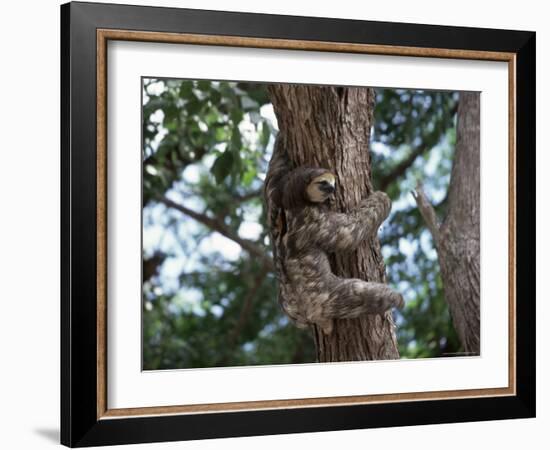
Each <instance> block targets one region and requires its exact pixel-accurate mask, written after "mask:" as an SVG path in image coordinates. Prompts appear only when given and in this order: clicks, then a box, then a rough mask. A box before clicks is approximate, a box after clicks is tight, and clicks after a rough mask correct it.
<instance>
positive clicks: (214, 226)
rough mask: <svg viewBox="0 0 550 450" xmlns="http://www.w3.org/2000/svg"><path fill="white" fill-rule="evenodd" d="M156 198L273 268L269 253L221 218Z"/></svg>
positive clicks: (165, 199) (270, 268)
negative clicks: (241, 235) (235, 230)
mask: <svg viewBox="0 0 550 450" xmlns="http://www.w3.org/2000/svg"><path fill="white" fill-rule="evenodd" d="M158 200H159V202H161V203H163V204H164V205H166V206H168V207H169V208H172V209H175V210H177V211H179V212H181V213H183V214H185V215H186V216H189V217H191V218H192V219H195V220H196V221H197V222H200V223H202V224H203V225H206V226H207V227H208V228H210V229H211V230H213V231H217V232H218V233H220V234H221V235H222V236H225V237H226V238H228V239H231V240H232V241H234V242H236V243H237V244H239V245H240V246H241V247H242V248H243V249H245V250H246V251H247V252H248V253H250V255H252V256H256V257H258V258H260V259H261V260H262V263H263V264H264V266H266V267H267V268H268V269H269V270H271V271H272V270H273V269H274V267H273V261H272V260H271V258H270V257H269V255H267V254H266V253H265V252H264V250H263V249H262V248H261V247H259V246H258V245H256V244H255V243H254V242H252V241H250V240H248V239H243V238H241V237H240V236H239V235H238V234H237V233H236V232H234V231H233V230H232V229H231V228H229V227H228V226H227V225H226V224H225V223H223V222H222V221H221V220H219V219H214V218H211V217H208V216H207V215H205V214H202V213H198V212H196V211H193V210H192V209H189V208H187V207H186V206H183V205H180V204H179V203H176V202H174V201H173V200H170V199H169V198H166V197H159V198H158Z"/></svg>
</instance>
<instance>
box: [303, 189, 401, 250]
mask: <svg viewBox="0 0 550 450" xmlns="http://www.w3.org/2000/svg"><path fill="white" fill-rule="evenodd" d="M390 210H391V201H390V199H389V197H388V196H387V195H386V194H385V193H384V192H374V193H373V194H372V195H370V196H369V197H368V198H367V199H365V200H363V201H362V202H361V203H360V205H359V207H358V208H357V209H356V210H355V211H352V212H350V213H348V214H345V213H337V212H328V213H326V214H325V215H323V216H322V220H319V221H317V222H316V224H315V225H314V227H313V228H315V230H311V231H312V234H311V236H313V237H314V238H315V240H316V242H317V245H318V246H319V247H320V248H322V249H323V250H324V251H326V252H329V253H333V252H345V251H352V250H355V249H357V247H358V246H359V245H360V244H361V242H363V241H364V240H366V239H367V238H368V237H370V236H372V235H374V234H375V233H376V232H377V231H378V228H380V225H381V224H382V222H383V221H384V220H385V219H386V218H387V217H388V215H389V213H390Z"/></svg>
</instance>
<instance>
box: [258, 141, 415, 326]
mask: <svg viewBox="0 0 550 450" xmlns="http://www.w3.org/2000/svg"><path fill="white" fill-rule="evenodd" d="M289 167H290V161H289V160H288V157H287V155H286V151H285V150H284V148H283V147H282V145H281V142H280V140H279V139H277V140H276V143H275V148H274V152H273V157H272V159H271V162H270V164H269V168H268V173H267V176H266V180H265V183H264V199H265V202H266V205H267V216H268V225H269V228H270V233H271V238H272V243H273V257H274V260H275V268H276V272H277V278H278V281H279V303H280V305H281V307H282V309H283V311H284V312H285V313H286V314H287V316H289V317H290V318H291V319H292V320H293V321H294V322H295V323H296V325H298V326H300V327H307V326H309V325H311V324H316V325H318V326H320V327H321V329H322V330H323V332H324V333H325V334H330V333H331V331H332V327H333V320H334V319H351V318H356V317H359V316H361V315H363V314H383V313H385V312H386V311H388V310H389V309H391V308H392V307H397V308H401V307H403V305H404V302H403V297H402V295H401V294H399V293H398V292H396V291H394V290H393V289H391V288H390V287H389V286H388V285H386V284H384V283H377V282H370V281H364V280H361V279H356V278H341V277H338V276H336V275H335V274H334V273H332V270H331V266H330V259H329V256H330V255H331V254H333V253H337V252H350V251H353V250H356V249H357V248H358V247H359V245H360V244H361V243H362V242H364V241H365V240H366V239H369V238H371V237H373V236H375V235H376V233H377V231H378V228H379V227H380V225H381V224H382V222H383V221H384V220H385V219H386V218H387V216H388V215H389V213H390V210H391V202H390V199H389V197H388V196H387V195H386V194H385V193H384V192H374V193H372V194H371V195H370V196H369V197H368V198H366V199H364V200H363V201H361V202H360V204H359V205H358V208H357V209H356V210H354V211H352V212H349V213H340V212H335V211H332V210H331V209H330V206H329V202H330V200H331V199H332V198H333V196H334V193H335V190H336V177H335V176H334V174H332V173H331V172H330V171H329V170H326V169H322V168H315V167H298V168H296V169H294V170H289Z"/></svg>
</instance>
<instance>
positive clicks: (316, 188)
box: [306, 172, 336, 203]
mask: <svg viewBox="0 0 550 450" xmlns="http://www.w3.org/2000/svg"><path fill="white" fill-rule="evenodd" d="M335 190H336V178H335V176H334V175H333V174H331V173H330V172H325V173H324V174H322V175H319V176H317V177H315V178H313V180H311V182H310V183H309V184H308V186H307V189H306V192H307V197H308V198H309V200H310V201H311V202H314V203H323V202H324V201H325V200H327V199H328V198H329V197H330V196H331V195H332V194H334V191H335Z"/></svg>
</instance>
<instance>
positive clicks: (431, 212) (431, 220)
mask: <svg viewBox="0 0 550 450" xmlns="http://www.w3.org/2000/svg"><path fill="white" fill-rule="evenodd" d="M411 194H412V196H413V197H414V199H415V200H416V204H417V205H418V210H419V211H420V214H421V215H422V218H423V219H424V222H426V226H427V227H428V229H429V230H430V233H431V234H432V237H433V239H434V242H435V245H436V247H438V246H439V220H438V218H437V214H436V213H435V209H434V207H433V206H432V204H431V203H430V200H428V197H427V196H426V193H425V192H424V190H423V189H422V184H420V183H418V184H417V186H416V191H411Z"/></svg>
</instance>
